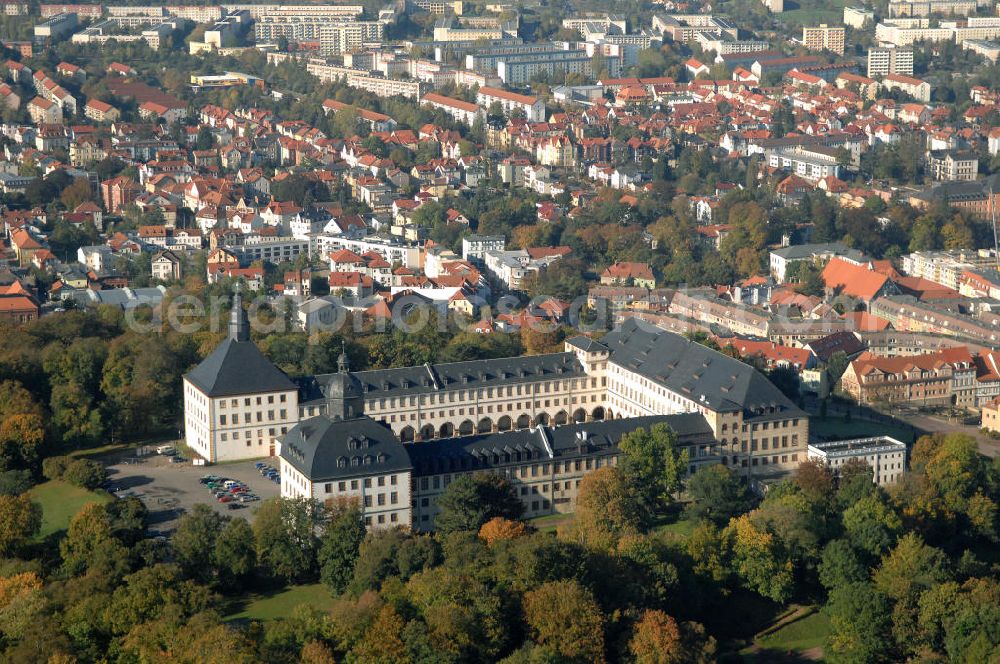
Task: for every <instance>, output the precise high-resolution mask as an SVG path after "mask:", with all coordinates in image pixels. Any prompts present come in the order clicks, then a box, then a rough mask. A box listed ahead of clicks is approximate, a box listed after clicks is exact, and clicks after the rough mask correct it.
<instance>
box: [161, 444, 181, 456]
mask: <svg viewBox="0 0 1000 664" xmlns="http://www.w3.org/2000/svg"><path fill="white" fill-rule="evenodd" d="M176 451H177V450H175V449H174V446H173V445H160V446H159V447H157V448H156V453H157V454H173V453H174V452H176Z"/></svg>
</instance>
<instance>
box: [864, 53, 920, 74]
mask: <svg viewBox="0 0 1000 664" xmlns="http://www.w3.org/2000/svg"><path fill="white" fill-rule="evenodd" d="M888 74H901V75H903V76H913V49H910V48H896V47H891V48H890V47H884V48H882V47H880V48H872V49H869V50H868V77H869V78H876V77H882V76H886V75H888Z"/></svg>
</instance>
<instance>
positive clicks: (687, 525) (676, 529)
mask: <svg viewBox="0 0 1000 664" xmlns="http://www.w3.org/2000/svg"><path fill="white" fill-rule="evenodd" d="M694 526H695V521H694V520H692V519H684V518H681V519H678V520H677V521H674V522H673V523H665V524H662V525H658V526H655V527H654V528H653V531H654V532H657V533H670V534H672V535H677V536H678V537H682V538H687V537H688V536H689V535H690V534H691V532H692V531H693V530H694Z"/></svg>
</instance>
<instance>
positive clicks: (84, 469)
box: [62, 459, 108, 489]
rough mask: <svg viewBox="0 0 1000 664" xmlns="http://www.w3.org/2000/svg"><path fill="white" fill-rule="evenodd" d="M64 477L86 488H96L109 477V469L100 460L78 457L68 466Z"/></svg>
mask: <svg viewBox="0 0 1000 664" xmlns="http://www.w3.org/2000/svg"><path fill="white" fill-rule="evenodd" d="M62 479H64V480H66V481H67V482H69V483H70V484H74V485H76V486H79V487H83V488H84V489H96V488H97V487H99V486H101V485H102V484H104V482H105V480H107V479H108V471H107V470H106V469H105V468H104V465H103V464H101V463H100V462H99V461H93V460H92V459H76V460H73V461H71V462H70V463H69V464H68V465H67V466H66V470H64V471H63V474H62Z"/></svg>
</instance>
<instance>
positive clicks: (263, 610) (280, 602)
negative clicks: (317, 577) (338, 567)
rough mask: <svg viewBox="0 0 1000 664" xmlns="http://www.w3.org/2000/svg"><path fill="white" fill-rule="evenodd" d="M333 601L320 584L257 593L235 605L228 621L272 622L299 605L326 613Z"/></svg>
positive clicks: (327, 591) (328, 592)
mask: <svg viewBox="0 0 1000 664" xmlns="http://www.w3.org/2000/svg"><path fill="white" fill-rule="evenodd" d="M334 601H335V599H334V598H333V596H331V595H330V591H329V590H327V588H326V586H324V585H323V584H321V583H313V584H309V585H302V586H289V587H287V588H282V589H280V590H276V591H274V592H270V593H259V594H255V595H251V596H249V597H246V598H244V599H243V600H242V601H240V602H238V603H237V605H235V606H233V607H230V608H231V610H234V613H231V614H230V615H229V616H228V617H227V619H228V620H274V619H275V618H284V617H285V616H287V615H289V614H290V613H291V612H292V609H294V608H295V607H297V606H299V605H300V604H309V605H311V606H315V607H316V608H318V609H321V610H323V611H328V610H329V609H330V608H331V607H332V606H333V603H334Z"/></svg>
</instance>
